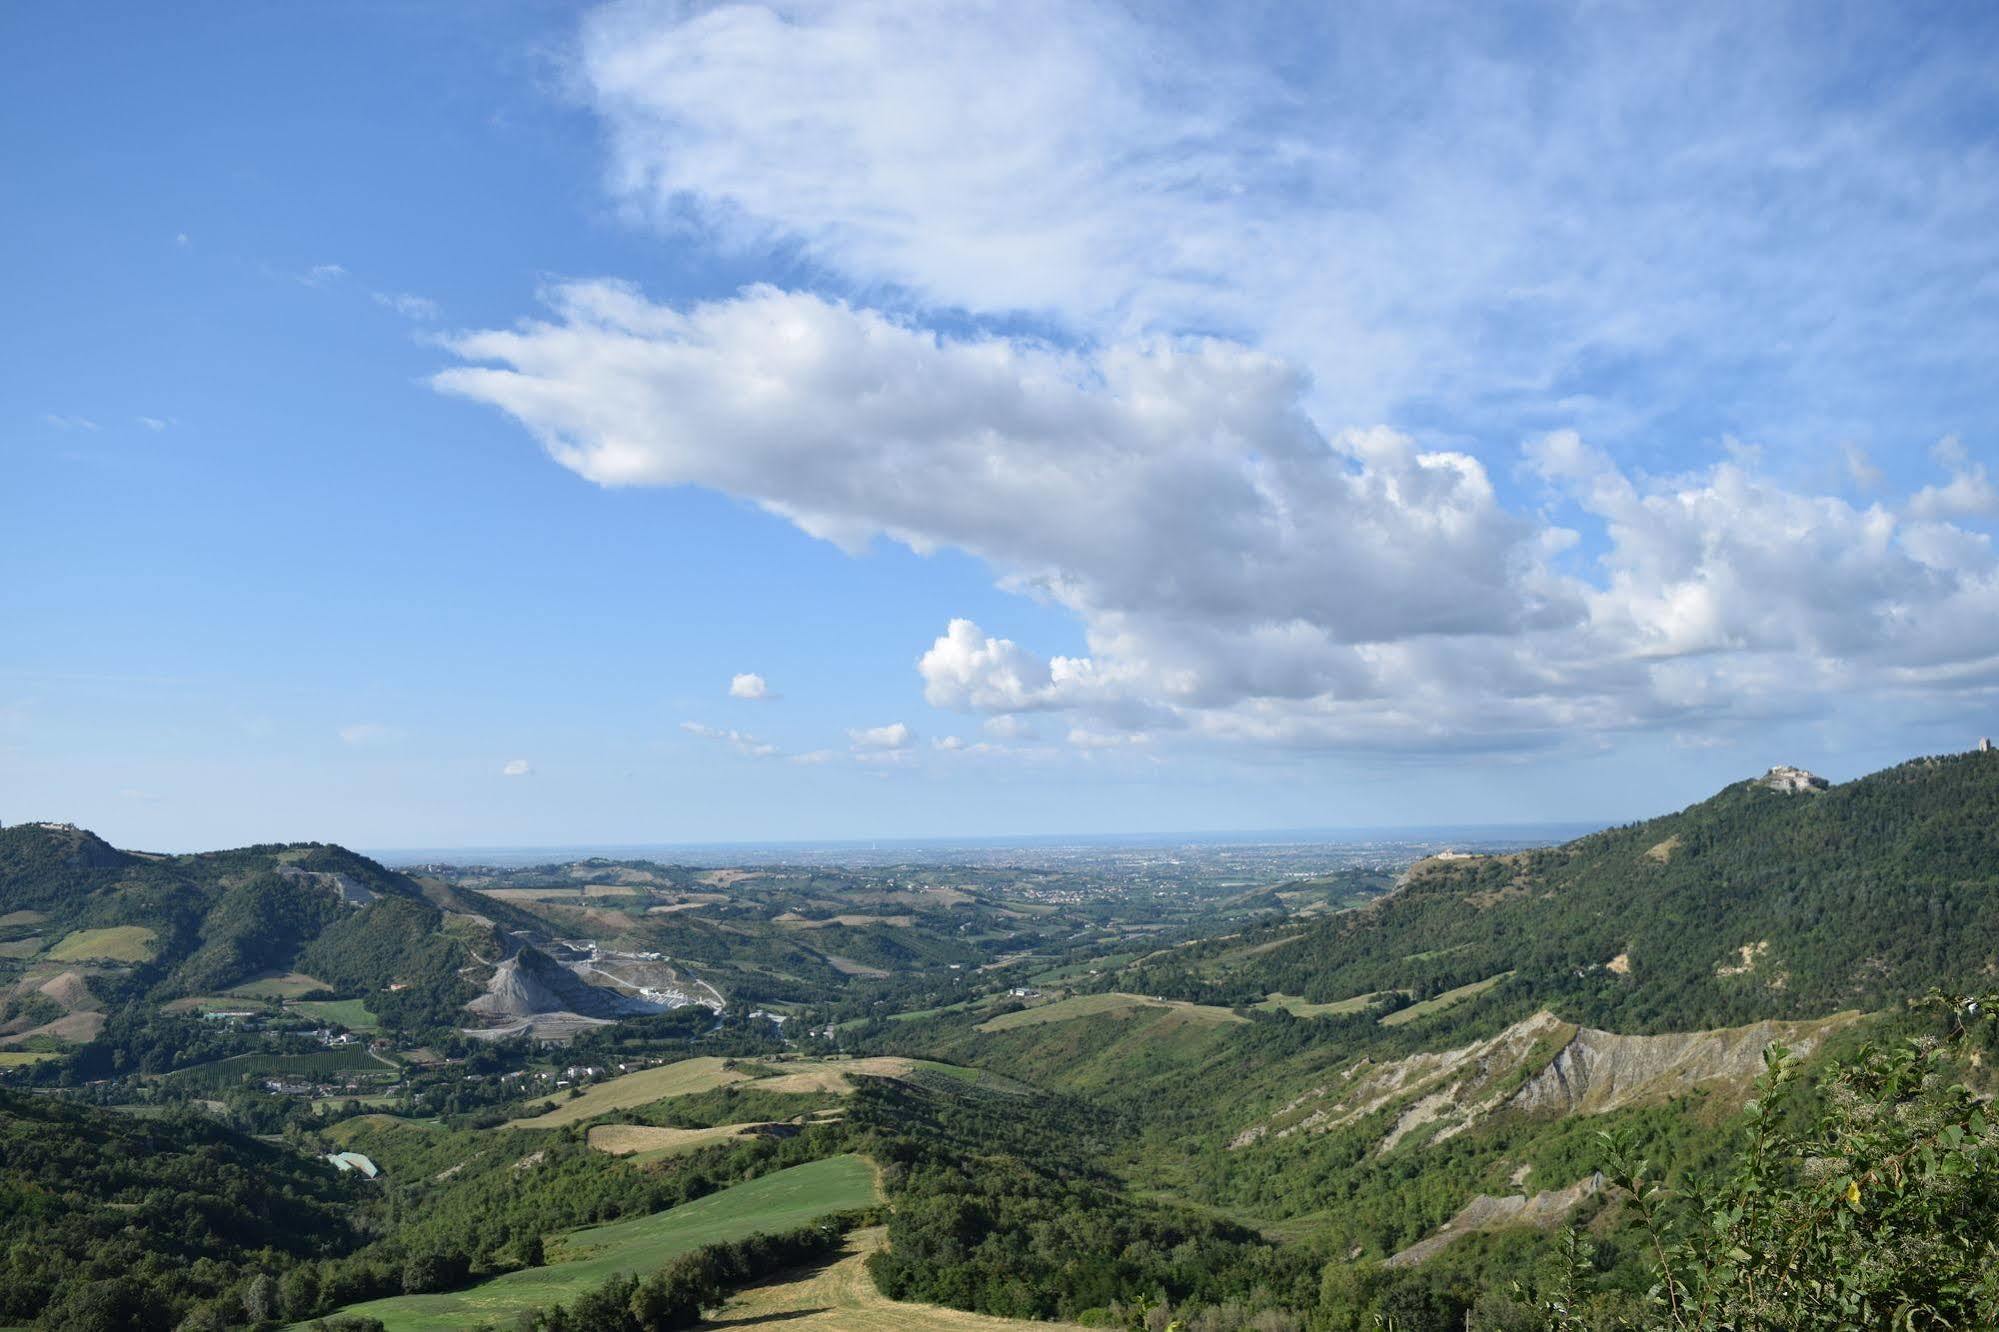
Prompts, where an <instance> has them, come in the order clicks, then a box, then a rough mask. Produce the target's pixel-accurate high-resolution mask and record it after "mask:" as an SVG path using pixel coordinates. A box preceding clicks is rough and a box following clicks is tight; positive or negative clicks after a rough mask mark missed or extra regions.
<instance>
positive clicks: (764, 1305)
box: [703, 1227, 1077, 1332]
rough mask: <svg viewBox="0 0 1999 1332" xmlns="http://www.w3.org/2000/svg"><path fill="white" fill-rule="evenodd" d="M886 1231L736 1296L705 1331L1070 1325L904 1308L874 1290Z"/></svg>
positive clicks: (978, 1331)
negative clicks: (875, 1260) (875, 1261)
mask: <svg viewBox="0 0 1999 1332" xmlns="http://www.w3.org/2000/svg"><path fill="white" fill-rule="evenodd" d="M886 1237H887V1231H886V1230H884V1229H882V1228H880V1227H876V1228H873V1229H868V1230H857V1231H855V1232H854V1233H853V1234H851V1235H849V1236H848V1237H847V1243H846V1246H845V1247H844V1248H843V1249H842V1251H841V1253H840V1256H839V1258H838V1259H836V1260H835V1261H834V1262H833V1263H831V1264H829V1265H828V1266H825V1267H820V1268H815V1269H812V1270H809V1271H804V1272H799V1273H797V1274H796V1275H794V1276H791V1277H788V1278H786V1279H784V1280H779V1281H769V1282H765V1283H764V1284H762V1285H759V1286H751V1287H749V1288H748V1289H746V1290H743V1291H741V1292H739V1293H738V1294H737V1295H736V1296H735V1298H733V1299H731V1300H730V1301H729V1302H728V1303H727V1304H726V1305H724V1306H723V1307H722V1309H721V1310H720V1311H719V1312H718V1313H717V1314H716V1315H715V1316H714V1318H713V1319H712V1320H710V1321H709V1322H707V1323H704V1324H703V1326H704V1327H764V1326H772V1327H782V1328H784V1329H786V1332H1020V1330H1021V1329H1023V1328H1026V1327H1030V1326H1031V1327H1036V1328H1054V1329H1072V1328H1075V1327H1076V1326H1077V1325H1076V1324H1074V1323H1032V1324H1029V1323H1023V1322H1015V1321H1013V1320H1011V1319H1006V1318H992V1317H988V1316H987V1315H985V1314H974V1313H964V1312H962V1311H960V1310H957V1309H944V1308H939V1307H938V1306H937V1305H934V1304H903V1303H899V1302H898V1301H895V1300H891V1299H889V1298H888V1297H886V1296H885V1295H883V1294H882V1293H881V1292H880V1291H879V1290H877V1289H875V1283H874V1278H873V1277H871V1276H869V1275H868V1268H867V1260H868V1255H869V1254H871V1253H873V1252H874V1251H875V1250H876V1249H878V1248H880V1247H881V1245H882V1243H883V1242H884V1240H885V1239H886Z"/></svg>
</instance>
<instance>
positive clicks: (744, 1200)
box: [342, 1156, 875, 1332]
mask: <svg viewBox="0 0 1999 1332" xmlns="http://www.w3.org/2000/svg"><path fill="white" fill-rule="evenodd" d="M874 1201H875V1177H874V1168H873V1167H872V1166H870V1165H869V1164H868V1163H867V1162H866V1161H864V1160H862V1159H861V1158H860V1157H858V1156H834V1157H829V1158H827V1159H826V1160H824V1161H813V1162H809V1163H808V1164H806V1165H801V1166H793V1167H792V1168H791V1169H789V1170H780V1171H778V1172H777V1173H776V1174H771V1175H765V1176H763V1177H762V1178H760V1179H753V1180H751V1181H749V1182H748V1183H747V1184H738V1185H736V1186H735V1187H734V1188H729V1189H724V1190H723V1191H722V1192H720V1193H711V1194H709V1195H708V1196H707V1197H705V1198H697V1199H696V1200H695V1201H693V1202H690V1203H683V1204H681V1205H680V1206H679V1207H675V1208H672V1209H670V1210H668V1211H664V1212H657V1213H654V1214H653V1215H651V1216H641V1217H634V1218H631V1219H629V1220H624V1221H614V1222H612V1223H611V1224H609V1225H605V1226H593V1227H591V1228H590V1229H588V1230H576V1231H571V1232H569V1233H568V1234H566V1235H559V1236H555V1237H553V1238H551V1239H550V1240H549V1241H548V1258H549V1263H548V1265H547V1266H545V1267H534V1268H529V1269H527V1270H525V1271H520V1272H509V1273H507V1274H506V1275H505V1276H500V1277H495V1278H493V1279H492V1280H491V1281H486V1282H482V1283H480V1284H479V1285H476V1286H473V1287H471V1288H470V1289H467V1290H460V1291H451V1292H449V1293H446V1294H441V1295H398V1296H396V1297H394V1298H392V1299H386V1300H370V1301H368V1302H367V1303H365V1304H356V1305H350V1306H349V1307H348V1308H346V1309H344V1310H342V1312H343V1313H346V1314H350V1315H354V1316H356V1317H361V1318H379V1319H380V1320H381V1321H382V1323H383V1325H384V1326H385V1327H387V1328H388V1332H458V1330H459V1329H463V1328H469V1327H477V1326H480V1325H482V1324H487V1323H490V1324H493V1325H495V1326H511V1325H512V1322H513V1320H514V1318H515V1317H516V1316H517V1315H519V1314H520V1313H521V1311H523V1310H526V1309H536V1308H542V1307H545V1306H547V1305H551V1304H559V1303H561V1302H563V1301H565V1300H571V1299H574V1298H575V1297H576V1296H578V1295H580V1294H582V1293H583V1292H584V1291H586V1290H589V1289H591V1288H592V1287H594V1286H598V1285H601V1284H602V1283H603V1282H605V1281H606V1280H608V1279H609V1278H610V1277H611V1276H613V1275H615V1274H616V1273H619V1272H633V1273H649V1272H652V1271H653V1270H655V1269H656V1268H658V1267H659V1266H660V1265H661V1264H663V1263H664V1262H666V1260H667V1259H669V1258H672V1257H674V1256H675V1255H676V1254H682V1253H686V1252H688V1251H689V1250H691V1249H698V1248H700V1247H701V1246H702V1245H704V1244H713V1243H716V1242H718V1241H721V1240H733V1239H741V1238H742V1237H743V1236H745V1235H750V1234H754V1233H756V1232H757V1231H760V1230H761V1231H780V1230H790V1229H792V1228H794V1227H796V1226H802V1225H805V1224H807V1223H809V1222H811V1221H813V1220H815V1219H817V1218H818V1217H822V1216H825V1215H826V1214H828V1213H829V1212H841V1211H847V1210H850V1209H853V1208H858V1207H866V1206H868V1205H869V1204H871V1203H873V1202H874ZM863 1276H865V1272H864V1273H863Z"/></svg>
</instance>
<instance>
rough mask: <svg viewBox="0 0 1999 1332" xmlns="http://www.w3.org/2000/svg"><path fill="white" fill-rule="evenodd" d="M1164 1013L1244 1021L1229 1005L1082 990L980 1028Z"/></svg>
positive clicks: (1203, 1020)
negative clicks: (1217, 1005)
mask: <svg viewBox="0 0 1999 1332" xmlns="http://www.w3.org/2000/svg"><path fill="white" fill-rule="evenodd" d="M1162 1013H1178V1014H1180V1015H1181V1016H1183V1017H1186V1018H1191V1019H1193V1020H1194V1021H1196V1022H1201V1023H1214V1024H1221V1023H1227V1022H1241V1021H1244V1019H1242V1018H1239V1017H1237V1016H1236V1015H1235V1014H1234V1013H1232V1012H1230V1011H1229V1010H1228V1009H1226V1008H1216V1007H1215V1006H1213V1005H1212V1004H1190V1003H1187V1002H1185V1001H1184V1000H1180V999H1165V1000H1160V999H1145V998H1141V997H1140V996H1138V995H1135V994H1079V995H1076V996H1074V997H1073V998H1069V999H1057V1000H1056V1001H1055V1002H1054V1003H1052V1004H1042V1005H1040V1006H1038V1007H1035V1008H1028V1009H1023V1010H1022V1011H1020V1012H1018V1013H1002V1014H1000V1015H999V1016H998V1017H996V1018H988V1019H987V1020H986V1021H984V1022H981V1023H980V1024H979V1026H978V1029H979V1030H980V1031H986V1032H993V1031H1014V1030H1016V1029H1018V1028H1020V1027H1038V1026H1040V1025H1041V1024H1042V1023H1045V1022H1069V1021H1072V1020H1074V1019H1076V1018H1086V1017H1102V1016H1106V1015H1108V1016H1111V1017H1156V1016H1158V1015H1160V1014H1162Z"/></svg>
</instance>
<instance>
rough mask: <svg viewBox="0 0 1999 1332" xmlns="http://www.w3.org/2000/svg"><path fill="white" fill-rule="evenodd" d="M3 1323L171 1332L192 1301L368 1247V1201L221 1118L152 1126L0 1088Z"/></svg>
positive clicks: (310, 1163) (319, 1167)
mask: <svg viewBox="0 0 1999 1332" xmlns="http://www.w3.org/2000/svg"><path fill="white" fill-rule="evenodd" d="M0 1162H4V1163H5V1170H4V1171H0V1254H4V1255H5V1258H4V1266H0V1319H4V1320H5V1321H6V1322H8V1323H14V1322H17V1321H26V1320H28V1319H32V1318H35V1317H36V1315H38V1314H39V1315H41V1316H42V1321H43V1323H44V1324H45V1325H48V1326H62V1327H70V1326H74V1327H106V1328H109V1327H152V1326H168V1325H170V1324H171V1321H172V1318H171V1315H172V1314H173V1309H172V1308H171V1307H162V1304H161V1300H162V1293H163V1292H171V1293H172V1294H171V1298H172V1299H173V1300H175V1301H178V1302H180V1303H182V1304H185V1303H187V1302H191V1301H193V1300H198V1299H203V1298H206V1297H211V1296H214V1295H217V1294H219V1293H220V1292H222V1291H224V1290H226V1289H229V1288H231V1287H232V1286H234V1285H236V1284H237V1283H238V1282H239V1281H240V1279H241V1274H242V1272H243V1270H244V1265H245V1264H246V1263H250V1262H253V1261H255V1260H256V1259H257V1258H258V1257H259V1256H263V1257H266V1258H267V1259H268V1260H269V1261H270V1263H271V1264H272V1265H273V1266H276V1265H279V1264H283V1263H288V1262H295V1261H298V1260H302V1259H309V1258H318V1257H330V1256H333V1255H336V1254H339V1253H341V1252H344V1251H345V1250H346V1249H348V1248H351V1247H352V1246H353V1245H354V1244H355V1243H356V1242H357V1238H356V1236H355V1235H354V1234H353V1233H352V1231H351V1230H350V1227H349V1225H348V1219H347V1216H348V1208H349V1203H350V1200H351V1198H352V1197H353V1196H354V1194H355V1193H356V1192H357V1190H356V1189H355V1188H354V1185H353V1181H351V1180H343V1179H342V1178H341V1177H340V1176H339V1175H337V1174H336V1173H335V1172H334V1171H333V1170H331V1169H329V1168H328V1167H327V1166H326V1165H325V1163H324V1162H321V1161H317V1160H313V1159H310V1158H307V1157H304V1156H302V1155H300V1154H299V1153H298V1152H296V1151H293V1150H291V1149H288V1148H284V1147H271V1146H266V1145H264V1144H263V1143H259V1142H257V1141H255V1140H253V1139H250V1138H246V1137H243V1136H241V1135H239V1134H236V1133H232V1132H230V1131H229V1130H228V1129H226V1128H224V1127H223V1126H222V1125H220V1124H218V1123H216V1122H215V1121H214V1120H213V1118H212V1117H210V1116H205V1115H200V1114H195V1113H181V1114H176V1115H172V1116H169V1117H167V1118H164V1119H140V1118H135V1117H132V1116H128V1115H122V1114H117V1113H113V1112H110V1111H105V1110H97V1109H93V1108H90V1107H87V1106H79V1105H70V1104H65V1103H62V1102H59V1101H55V1100H52V1099H48V1098H42V1097H28V1096H19V1095H15V1094H13V1093H11V1092H4V1091H0Z"/></svg>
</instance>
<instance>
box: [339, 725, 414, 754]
mask: <svg viewBox="0 0 1999 1332" xmlns="http://www.w3.org/2000/svg"><path fill="white" fill-rule="evenodd" d="M401 738H402V732H401V731H399V730H397V729H396V728H395V727H393V726H390V725H388V724H387V723H385V722H376V721H363V722H349V723H348V724H347V725H345V726H343V727H341V728H340V742H341V743H342V744H345V745H353V746H355V747H356V748H360V747H362V746H366V745H381V744H387V743H388V742H390V741H392V740H399V739H401Z"/></svg>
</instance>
